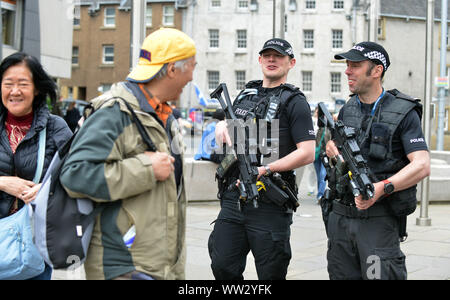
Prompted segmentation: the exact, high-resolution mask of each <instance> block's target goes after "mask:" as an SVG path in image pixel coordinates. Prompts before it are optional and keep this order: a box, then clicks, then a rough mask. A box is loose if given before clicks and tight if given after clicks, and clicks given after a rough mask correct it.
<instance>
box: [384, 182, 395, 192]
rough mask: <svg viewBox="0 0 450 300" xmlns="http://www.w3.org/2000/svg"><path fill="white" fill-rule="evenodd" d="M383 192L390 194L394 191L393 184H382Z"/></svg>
mask: <svg viewBox="0 0 450 300" xmlns="http://www.w3.org/2000/svg"><path fill="white" fill-rule="evenodd" d="M384 192H385V193H386V194H392V192H394V185H393V184H392V183H391V182H389V183H387V184H385V185H384Z"/></svg>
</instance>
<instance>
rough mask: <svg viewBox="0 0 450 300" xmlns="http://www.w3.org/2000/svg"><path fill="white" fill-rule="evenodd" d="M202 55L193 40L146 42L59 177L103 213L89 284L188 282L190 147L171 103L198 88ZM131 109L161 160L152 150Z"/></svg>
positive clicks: (169, 33) (168, 37) (171, 33)
mask: <svg viewBox="0 0 450 300" xmlns="http://www.w3.org/2000/svg"><path fill="white" fill-rule="evenodd" d="M195 54H196V48H195V44H194V41H193V40H192V39H191V38H190V37H188V36H187V35H186V34H184V33H183V32H181V31H179V30H177V29H168V28H162V29H159V30H157V31H155V32H153V33H152V34H150V35H149V36H147V38H146V39H145V41H144V43H143V45H142V48H141V52H140V58H139V62H138V64H137V66H136V67H135V68H134V69H133V70H132V72H131V73H130V74H129V75H128V77H127V79H126V81H124V82H119V83H116V84H114V85H113V86H112V88H111V90H110V91H109V92H107V93H105V94H103V95H101V96H99V97H97V98H95V99H93V100H92V105H93V106H94V108H95V113H94V114H92V115H91V116H90V117H89V118H87V119H86V121H85V122H84V124H83V126H82V127H81V128H80V130H79V132H78V134H77V136H76V138H75V140H74V141H73V144H72V148H71V151H70V156H69V157H68V159H67V161H66V162H65V165H64V166H63V169H62V172H61V176H60V179H61V183H62V184H63V186H64V187H65V189H66V190H67V192H68V193H69V195H70V196H72V197H78V198H81V197H82V198H89V199H92V200H93V201H95V202H99V203H100V205H101V206H102V207H103V210H102V211H101V213H100V214H99V216H97V219H96V222H95V227H94V231H93V234H92V239H91V243H90V246H89V251H88V254H87V259H86V262H85V271H86V277H87V279H184V276H185V262H186V245H185V228H186V195H185V189H184V186H183V185H184V183H183V178H182V168H181V166H182V159H183V153H182V150H183V147H181V143H182V142H181V137H180V131H179V129H178V128H177V127H176V126H177V122H173V120H174V118H173V116H172V114H171V112H172V111H171V108H170V106H169V105H168V104H167V101H171V100H176V99H177V98H178V97H179V96H180V94H181V92H182V90H183V87H184V86H185V85H186V84H187V83H188V82H189V81H191V80H192V75H193V71H194V68H195V65H196V61H195ZM124 101H126V102H127V103H128V104H129V105H130V106H131V107H132V108H133V110H134V111H135V112H136V115H137V116H138V119H139V120H140V121H141V123H142V125H143V126H144V127H145V131H146V132H147V133H148V135H149V137H150V139H151V140H152V141H153V143H154V144H155V146H156V148H157V151H156V152H151V151H148V149H147V148H146V146H145V143H144V142H143V139H142V137H141V135H140V133H139V131H138V129H137V127H136V125H134V123H133V122H132V116H131V113H130V111H129V110H128V109H127V107H126V105H125V103H124ZM172 125H173V126H172Z"/></svg>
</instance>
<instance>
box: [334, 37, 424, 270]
mask: <svg viewBox="0 0 450 300" xmlns="http://www.w3.org/2000/svg"><path fill="white" fill-rule="evenodd" d="M335 59H346V62H347V69H346V71H345V74H346V75H347V77H348V86H349V89H350V91H351V92H352V93H353V95H351V98H350V100H349V101H348V102H347V103H346V104H345V105H344V106H343V108H342V109H341V110H340V112H339V116H338V119H339V120H342V121H343V122H344V124H345V126H348V127H353V128H355V131H356V134H357V141H358V143H359V147H360V149H361V154H362V155H363V157H364V158H365V159H366V160H367V163H368V166H369V168H370V170H371V173H372V174H371V177H372V178H371V179H372V182H373V184H374V188H375V194H374V197H373V198H372V199H368V200H364V199H362V196H358V197H356V198H355V197H354V196H353V194H352V193H351V191H349V190H348V191H347V192H343V195H340V197H339V199H338V200H335V201H334V202H333V207H332V212H331V213H330V215H329V218H328V226H327V229H328V241H329V243H328V252H327V259H328V273H329V276H330V279H406V277H407V272H406V266H405V255H404V254H403V253H402V251H401V250H400V240H401V238H405V236H406V216H407V215H408V214H410V213H412V212H413V211H414V210H415V208H416V205H417V200H416V184H417V183H418V182H419V181H420V180H422V179H423V178H425V177H426V176H428V175H429V174H430V157H429V152H428V148H427V145H426V142H425V140H424V136H423V133H422V129H421V121H420V118H421V115H422V106H421V105H420V104H419V103H418V100H416V99H413V98H411V97H410V96H407V95H405V94H403V93H401V92H399V91H398V90H389V91H386V90H384V88H383V86H382V78H383V76H384V74H385V72H386V70H387V69H388V67H389V65H390V60H389V55H388V53H387V52H386V50H385V49H384V48H383V47H382V46H381V45H379V44H377V43H373V42H362V43H359V44H357V45H355V46H354V47H353V48H352V49H351V50H350V51H348V52H346V53H342V54H338V55H335ZM326 153H327V156H328V157H330V158H335V157H336V155H338V154H339V151H338V149H337V148H336V145H335V144H334V142H333V141H330V142H328V143H327V147H326Z"/></svg>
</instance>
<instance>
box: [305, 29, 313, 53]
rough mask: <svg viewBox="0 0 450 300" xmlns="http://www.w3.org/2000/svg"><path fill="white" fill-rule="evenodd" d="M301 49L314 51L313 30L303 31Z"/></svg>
mask: <svg viewBox="0 0 450 300" xmlns="http://www.w3.org/2000/svg"><path fill="white" fill-rule="evenodd" d="M303 47H304V48H305V49H314V30H310V29H307V30H303Z"/></svg>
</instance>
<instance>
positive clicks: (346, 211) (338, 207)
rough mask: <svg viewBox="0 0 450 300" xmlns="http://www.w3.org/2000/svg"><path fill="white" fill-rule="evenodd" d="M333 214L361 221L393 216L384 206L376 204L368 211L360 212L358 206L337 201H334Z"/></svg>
mask: <svg viewBox="0 0 450 300" xmlns="http://www.w3.org/2000/svg"><path fill="white" fill-rule="evenodd" d="M333 212H334V213H336V214H338V215H342V216H346V217H350V218H360V219H364V218H370V217H383V216H390V215H392V214H391V213H390V212H389V210H388V209H387V208H386V207H385V206H384V205H383V204H375V205H373V206H371V207H369V208H368V209H364V210H358V209H357V208H356V206H349V205H345V204H342V203H339V202H337V201H333Z"/></svg>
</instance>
